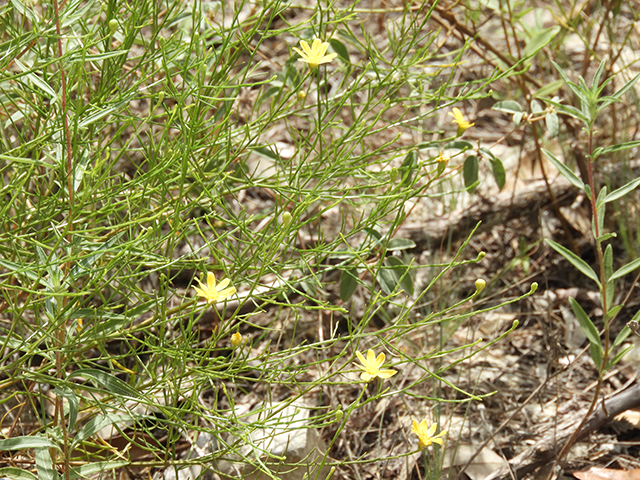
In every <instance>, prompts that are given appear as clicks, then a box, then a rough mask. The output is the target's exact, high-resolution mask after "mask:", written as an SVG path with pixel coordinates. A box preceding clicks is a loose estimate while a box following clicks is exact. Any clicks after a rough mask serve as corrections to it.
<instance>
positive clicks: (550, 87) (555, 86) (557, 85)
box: [532, 79, 564, 98]
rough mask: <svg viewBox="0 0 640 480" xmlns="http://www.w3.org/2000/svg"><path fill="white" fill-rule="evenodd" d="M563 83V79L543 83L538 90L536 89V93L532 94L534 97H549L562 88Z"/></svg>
mask: <svg viewBox="0 0 640 480" xmlns="http://www.w3.org/2000/svg"><path fill="white" fill-rule="evenodd" d="M563 85H564V80H561V79H558V80H555V81H553V82H551V83H547V84H546V85H543V86H542V87H540V88H539V89H538V90H536V91H535V93H534V94H533V95H532V97H533V98H540V97H548V96H549V95H553V94H554V93H556V92H557V91H558V90H560V89H561V88H562V86H563Z"/></svg>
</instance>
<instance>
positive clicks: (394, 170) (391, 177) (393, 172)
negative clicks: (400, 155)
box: [389, 167, 398, 182]
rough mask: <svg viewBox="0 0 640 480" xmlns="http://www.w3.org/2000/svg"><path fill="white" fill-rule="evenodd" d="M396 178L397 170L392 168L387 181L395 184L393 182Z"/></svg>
mask: <svg viewBox="0 0 640 480" xmlns="http://www.w3.org/2000/svg"><path fill="white" fill-rule="evenodd" d="M396 178H398V169H397V168H396V167H393V168H392V169H391V171H390V172H389V179H390V180H391V181H392V182H395V181H396Z"/></svg>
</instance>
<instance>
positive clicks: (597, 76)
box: [591, 59, 607, 92]
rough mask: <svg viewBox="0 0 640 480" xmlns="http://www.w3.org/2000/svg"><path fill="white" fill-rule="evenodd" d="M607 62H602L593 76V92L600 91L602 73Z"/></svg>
mask: <svg viewBox="0 0 640 480" xmlns="http://www.w3.org/2000/svg"><path fill="white" fill-rule="evenodd" d="M606 63H607V62H606V60H604V59H603V60H602V61H601V62H600V65H598V69H597V70H596V73H595V74H594V75H593V80H591V91H593V92H595V91H596V90H597V89H598V85H600V77H601V76H602V72H603V71H604V66H605V64H606Z"/></svg>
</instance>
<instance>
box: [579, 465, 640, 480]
mask: <svg viewBox="0 0 640 480" xmlns="http://www.w3.org/2000/svg"><path fill="white" fill-rule="evenodd" d="M573 476H574V477H576V478H579V479H580V480H640V468H636V469H634V470H616V469H614V468H598V467H591V468H590V469H589V470H587V471H586V472H573Z"/></svg>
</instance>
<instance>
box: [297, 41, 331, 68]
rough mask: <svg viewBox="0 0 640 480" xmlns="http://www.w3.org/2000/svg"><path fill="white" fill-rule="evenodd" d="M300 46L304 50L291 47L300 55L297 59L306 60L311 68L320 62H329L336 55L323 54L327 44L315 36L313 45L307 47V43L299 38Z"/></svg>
mask: <svg viewBox="0 0 640 480" xmlns="http://www.w3.org/2000/svg"><path fill="white" fill-rule="evenodd" d="M300 46H301V47H302V50H304V51H302V50H300V49H298V48H296V47H293V49H294V50H295V51H296V52H297V53H298V54H299V55H300V56H301V57H302V58H299V59H298V61H299V62H307V63H308V64H309V67H311V69H312V70H313V69H314V68H316V67H317V66H318V65H320V64H323V63H329V62H330V61H331V60H333V59H334V58H336V57H337V56H338V54H337V53H330V54H328V55H325V53H326V52H327V48H329V44H328V43H327V42H321V41H320V40H318V39H317V38H316V39H315V40H314V41H313V45H312V46H311V47H309V44H308V43H307V42H305V41H304V40H300Z"/></svg>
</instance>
